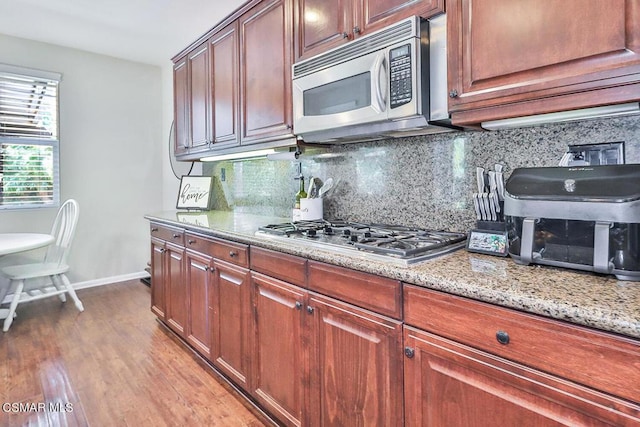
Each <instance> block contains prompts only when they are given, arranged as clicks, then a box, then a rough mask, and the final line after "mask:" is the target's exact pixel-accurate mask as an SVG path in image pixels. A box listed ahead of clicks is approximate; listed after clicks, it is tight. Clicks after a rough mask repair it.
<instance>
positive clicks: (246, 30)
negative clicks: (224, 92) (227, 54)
mask: <svg viewBox="0 0 640 427" xmlns="http://www.w3.org/2000/svg"><path fill="white" fill-rule="evenodd" d="M292 9H293V4H292V0H265V1H262V2H260V3H258V4H257V5H256V6H255V7H253V8H252V9H251V10H249V11H248V12H247V13H245V14H244V15H242V16H241V17H240V18H239V21H238V24H239V30H240V93H241V114H240V119H241V129H242V131H241V145H251V144H256V143H259V142H263V141H269V140H277V139H285V138H293V134H292V132H293V118H292V115H293V107H292V104H291V96H292V95H291V66H292V64H293V43H292V42H291V40H292V38H293V37H292V34H293V19H292V17H293V11H292Z"/></svg>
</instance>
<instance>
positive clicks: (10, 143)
mask: <svg viewBox="0 0 640 427" xmlns="http://www.w3.org/2000/svg"><path fill="white" fill-rule="evenodd" d="M59 82H60V75H59V74H56V73H49V72H43V71H39V70H28V69H23V68H18V67H13V66H10V65H3V64H0V209H17V208H29V207H49V206H57V205H58V204H59V200H60V196H59V193H60V191H59V187H60V186H59V181H60V180H59V169H58V151H59V146H58V145H59V140H58V84H59Z"/></svg>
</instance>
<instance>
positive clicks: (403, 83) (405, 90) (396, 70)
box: [389, 44, 413, 108]
mask: <svg viewBox="0 0 640 427" xmlns="http://www.w3.org/2000/svg"><path fill="white" fill-rule="evenodd" d="M412 69H413V68H412V67H411V45H409V44H406V45H404V46H400V47H396V48H393V49H391V50H390V51H389V77H390V78H389V80H390V82H389V83H390V88H389V93H390V104H391V108H396V107H399V106H401V105H404V104H408V103H409V102H411V94H412V86H411V81H412V75H411V73H412Z"/></svg>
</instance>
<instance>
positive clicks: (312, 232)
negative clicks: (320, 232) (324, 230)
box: [307, 229, 316, 237]
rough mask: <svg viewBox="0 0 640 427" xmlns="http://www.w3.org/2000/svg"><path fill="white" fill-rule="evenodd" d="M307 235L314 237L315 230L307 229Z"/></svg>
mask: <svg viewBox="0 0 640 427" xmlns="http://www.w3.org/2000/svg"><path fill="white" fill-rule="evenodd" d="M307 237H316V230H313V229H311V230H307Z"/></svg>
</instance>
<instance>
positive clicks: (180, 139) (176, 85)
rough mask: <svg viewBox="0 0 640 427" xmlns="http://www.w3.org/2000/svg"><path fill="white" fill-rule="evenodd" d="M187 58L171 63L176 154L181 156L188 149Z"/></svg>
mask: <svg viewBox="0 0 640 427" xmlns="http://www.w3.org/2000/svg"><path fill="white" fill-rule="evenodd" d="M188 83H189V79H188V76H187V58H186V57H183V58H181V59H180V60H178V61H176V62H175V63H174V65H173V112H174V116H173V117H174V124H173V126H174V133H175V146H174V152H175V155H176V156H182V155H184V154H186V153H187V152H188V150H189V146H190V145H191V143H190V139H189V138H190V137H189V128H188V122H189V105H188V102H189V95H188V91H187V84H188Z"/></svg>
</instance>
